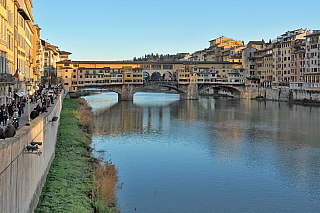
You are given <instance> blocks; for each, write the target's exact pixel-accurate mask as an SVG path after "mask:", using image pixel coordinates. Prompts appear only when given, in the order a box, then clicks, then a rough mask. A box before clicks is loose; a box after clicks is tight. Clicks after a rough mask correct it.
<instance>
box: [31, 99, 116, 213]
mask: <svg viewBox="0 0 320 213" xmlns="http://www.w3.org/2000/svg"><path fill="white" fill-rule="evenodd" d="M92 125H93V114H92V112H91V107H90V106H88V104H87V102H86V101H85V100H84V99H81V98H79V99H72V98H71V99H64V102H63V107H62V111H61V116H60V125H59V129H58V137H57V145H56V151H55V158H54V160H53V162H52V164H51V167H50V171H49V173H48V176H47V181H46V183H45V185H44V187H43V190H42V194H41V197H40V199H39V203H38V206H37V208H36V210H35V212H77V213H81V212H86V213H87V212H110V213H113V212H117V211H118V210H116V209H115V204H116V196H115V190H116V186H117V180H118V176H117V169H116V168H115V166H114V164H112V162H111V161H108V162H103V161H101V160H99V159H97V158H94V157H92V156H91V152H92V148H91V147H90V144H91V137H90V134H89V133H88V132H89V130H90V128H91V127H92Z"/></svg>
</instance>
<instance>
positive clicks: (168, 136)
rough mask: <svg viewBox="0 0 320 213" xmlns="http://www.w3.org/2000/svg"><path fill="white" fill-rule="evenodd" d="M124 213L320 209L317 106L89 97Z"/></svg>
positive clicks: (96, 138)
mask: <svg viewBox="0 0 320 213" xmlns="http://www.w3.org/2000/svg"><path fill="white" fill-rule="evenodd" d="M85 99H86V100H87V101H88V103H89V104H90V105H91V106H92V107H93V111H94V115H95V131H94V134H93V144H92V146H93V147H94V148H95V155H101V151H104V152H102V155H103V157H104V158H105V159H107V160H108V159H111V160H112V162H113V163H114V164H115V165H116V167H117V168H118V170H119V176H120V180H119V184H122V188H121V190H119V191H118V192H117V196H118V205H119V208H120V209H121V212H123V213H127V212H141V213H167V212H174V213H180V212H181V213H207V212H208V213H209V212H210V213H211V212H224V213H225V212H259V213H263V212H299V213H300V212H312V213H313V212H319V211H320V210H319V209H320V194H319V193H320V119H319V118H320V108H318V107H304V106H301V105H292V104H289V103H285V102H271V101H269V102H263V101H254V100H239V99H216V100H214V99H207V98H203V99H200V100H193V101H180V100H179V95H177V94H162V93H137V94H135V96H134V101H133V102H127V101H123V102H119V103H118V100H117V95H116V94H115V93H103V94H98V95H93V96H87V97H85Z"/></svg>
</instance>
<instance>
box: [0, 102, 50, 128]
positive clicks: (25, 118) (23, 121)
mask: <svg viewBox="0 0 320 213" xmlns="http://www.w3.org/2000/svg"><path fill="white" fill-rule="evenodd" d="M53 103H55V102H53ZM38 104H40V106H41V102H40V100H38V101H37V102H34V103H31V104H30V112H29V114H30V113H31V112H32V110H33V109H34V108H35V107H36V106H37V105H38ZM50 105H51V104H50ZM23 110H24V113H22V114H21V117H20V119H19V127H18V129H17V131H18V130H19V129H20V128H22V127H24V126H25V125H26V123H27V122H28V104H27V103H26V105H25V107H24V109H23ZM44 113H46V112H44ZM40 115H41V114H40ZM9 122H12V119H8V120H7V124H6V125H3V123H1V125H0V127H1V128H2V129H3V130H5V128H6V127H7V125H8V123H9ZM30 122H32V120H31V119H30Z"/></svg>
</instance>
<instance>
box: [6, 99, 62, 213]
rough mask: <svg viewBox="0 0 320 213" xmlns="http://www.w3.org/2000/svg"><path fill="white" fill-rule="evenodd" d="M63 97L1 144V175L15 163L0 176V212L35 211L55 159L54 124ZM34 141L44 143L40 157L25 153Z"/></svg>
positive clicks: (56, 129) (57, 123)
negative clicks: (53, 119)
mask: <svg viewBox="0 0 320 213" xmlns="http://www.w3.org/2000/svg"><path fill="white" fill-rule="evenodd" d="M61 94H62V95H60V96H59V98H58V100H55V103H54V104H52V105H51V107H49V108H48V112H45V113H43V114H40V116H38V117H37V118H36V119H34V120H32V121H31V125H30V126H24V127H22V128H21V129H19V131H17V134H16V135H15V137H13V138H6V139H5V140H4V141H0V173H1V172H2V171H3V170H5V168H6V167H7V166H8V165H10V163H11V162H12V161H13V162H12V164H11V165H10V166H9V167H8V168H7V169H6V170H5V171H4V172H3V173H2V174H1V175H0V212H2V213H7V212H8V213H9V212H15V213H25V212H33V211H34V209H35V208H36V206H37V203H38V200H39V196H40V194H41V191H42V187H43V185H44V183H45V180H46V176H47V174H48V171H49V168H50V165H51V162H52V160H53V158H54V155H55V145H56V140H57V132H58V126H59V120H58V121H55V122H51V120H52V118H53V117H55V116H57V117H58V118H60V112H61V108H62V102H63V98H64V93H61ZM31 141H35V142H43V144H42V146H40V151H42V155H41V156H39V155H38V154H35V153H31V152H30V153H27V152H26V151H23V150H24V147H25V146H27V145H28V144H30V142H31ZM20 153H21V155H19V154H20ZM17 156H18V157H17ZM16 157H17V158H16ZM15 158H16V159H15ZM14 159H15V160H14Z"/></svg>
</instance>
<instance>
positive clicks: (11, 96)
mask: <svg viewBox="0 0 320 213" xmlns="http://www.w3.org/2000/svg"><path fill="white" fill-rule="evenodd" d="M32 8H33V4H32V1H31V0H14V1H13V0H2V1H0V19H1V32H0V34H1V35H0V103H1V104H8V103H10V102H11V101H12V100H16V101H21V99H22V98H23V97H25V96H26V95H27V90H26V83H27V82H31V83H33V84H35V78H37V77H35V76H34V74H35V73H34V66H35V65H34V64H35V63H34V62H35V61H34V32H35V29H34V26H33V23H34V19H33V13H32Z"/></svg>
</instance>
